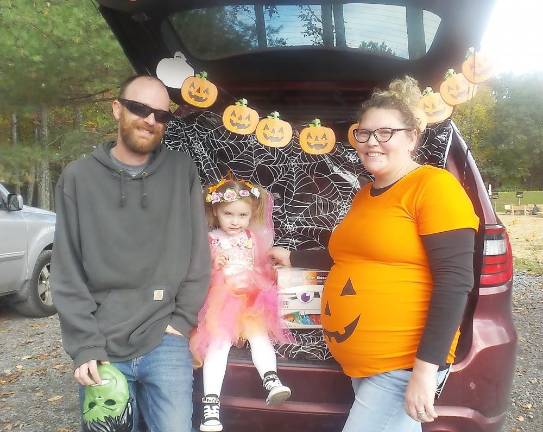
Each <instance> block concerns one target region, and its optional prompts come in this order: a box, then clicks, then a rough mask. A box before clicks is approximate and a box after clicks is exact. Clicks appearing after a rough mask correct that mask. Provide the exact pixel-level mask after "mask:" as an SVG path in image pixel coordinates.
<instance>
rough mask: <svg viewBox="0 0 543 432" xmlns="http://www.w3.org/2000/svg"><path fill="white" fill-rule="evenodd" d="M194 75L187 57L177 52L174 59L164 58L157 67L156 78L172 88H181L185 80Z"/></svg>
mask: <svg viewBox="0 0 543 432" xmlns="http://www.w3.org/2000/svg"><path fill="white" fill-rule="evenodd" d="M193 75H194V69H193V68H192V67H190V66H189V64H188V63H187V61H186V59H185V56H184V55H183V54H182V53H181V52H180V51H177V52H176V53H175V54H174V56H173V58H163V59H162V60H160V61H159V62H158V65H157V66H156V76H157V78H158V79H159V80H160V81H162V82H163V83H164V85H165V86H168V87H171V88H181V84H183V81H184V80H185V78H188V77H191V76H193Z"/></svg>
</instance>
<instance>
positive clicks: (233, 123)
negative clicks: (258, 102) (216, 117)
mask: <svg viewBox="0 0 543 432" xmlns="http://www.w3.org/2000/svg"><path fill="white" fill-rule="evenodd" d="M258 119H259V117H258V113H257V112H256V111H255V110H254V109H252V108H249V107H248V106H247V99H240V100H238V101H237V102H236V104H235V105H229V106H227V107H226V109H225V110H224V113H223V114H222V123H223V124H224V127H225V128H226V129H228V130H229V131H230V132H234V133H237V134H240V135H249V134H252V133H253V132H254V131H255V129H256V126H257V124H258Z"/></svg>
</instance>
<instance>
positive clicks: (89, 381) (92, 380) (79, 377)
mask: <svg viewBox="0 0 543 432" xmlns="http://www.w3.org/2000/svg"><path fill="white" fill-rule="evenodd" d="M104 363H105V362H104ZM74 378H75V380H76V381H77V382H78V383H79V384H81V385H84V386H87V385H93V384H102V379H101V378H100V375H99V374H98V362H97V361H96V360H89V361H88V362H87V363H83V364H82V365H81V366H79V367H78V368H77V369H76V370H75V371H74Z"/></svg>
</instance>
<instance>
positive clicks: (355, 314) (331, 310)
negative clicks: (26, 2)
mask: <svg viewBox="0 0 543 432" xmlns="http://www.w3.org/2000/svg"><path fill="white" fill-rule="evenodd" d="M356 297H357V292H356V291H355V289H354V287H353V284H352V282H351V279H348V280H347V282H346V283H345V285H344V287H343V289H342V290H341V292H340V293H339V295H337V296H335V295H334V296H327V300H326V302H325V304H323V305H321V307H322V311H321V320H322V331H323V334H324V337H325V338H326V341H327V343H328V344H331V343H338V344H341V343H343V342H345V341H347V340H348V339H349V338H350V337H351V336H352V335H353V333H354V332H355V330H356V328H357V327H358V322H359V321H360V310H358V309H357V306H358V302H357V301H356V300H355V299H356Z"/></svg>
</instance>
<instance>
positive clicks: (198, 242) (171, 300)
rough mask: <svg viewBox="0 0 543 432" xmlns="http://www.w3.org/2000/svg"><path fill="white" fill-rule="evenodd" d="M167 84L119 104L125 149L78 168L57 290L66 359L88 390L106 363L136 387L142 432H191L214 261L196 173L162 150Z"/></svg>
mask: <svg viewBox="0 0 543 432" xmlns="http://www.w3.org/2000/svg"><path fill="white" fill-rule="evenodd" d="M169 102H170V99H169V96H168V93H167V91H166V88H165V87H164V85H163V84H162V83H161V82H160V81H159V80H158V79H156V78H153V77H149V76H135V77H132V78H130V79H128V80H127V81H125V83H123V85H122V86H121V89H120V96H119V98H118V99H116V100H114V101H113V104H112V107H113V115H114V117H115V119H116V120H117V122H118V134H117V139H116V141H115V142H111V143H107V144H104V145H101V146H98V147H97V148H96V150H95V151H94V152H93V153H92V155H91V156H90V157H86V158H82V159H79V160H77V161H75V162H72V163H70V164H69V165H68V166H67V167H66V168H65V170H64V172H63V173H62V175H61V177H60V179H59V182H58V185H57V189H56V210H57V225H56V232H55V247H54V251H53V259H52V275H51V284H52V292H53V298H54V302H55V305H56V307H57V309H58V313H59V318H60V323H61V329H62V337H63V343H64V348H65V349H66V352H67V353H68V354H69V355H70V356H71V357H72V358H73V361H74V367H75V372H74V377H75V379H76V381H77V382H78V383H79V384H81V385H82V386H88V385H92V384H99V383H101V380H100V376H99V374H98V371H97V363H100V362H112V363H113V364H114V365H115V366H117V367H118V368H119V369H120V370H121V371H122V372H123V373H124V375H125V376H126V378H127V380H128V383H129V388H130V395H131V398H132V406H133V410H134V422H135V425H134V428H133V430H134V431H139V430H140V428H141V427H142V426H141V424H140V425H139V426H138V424H137V422H138V418H140V417H143V419H144V420H145V423H146V424H147V426H148V427H149V428H150V429H151V430H153V431H155V430H156V431H168V432H177V431H179V432H181V431H183V432H184V431H189V430H190V429H191V416H192V357H191V354H190V352H189V349H188V340H187V337H188V336H189V334H190V332H191V330H192V328H193V326H194V325H195V324H196V318H197V314H198V311H199V309H200V308H201V306H202V304H203V302H204V299H205V296H206V293H207V288H208V282H209V272H210V267H211V266H210V257H209V247H208V241H207V226H206V222H205V221H206V218H205V216H204V208H203V200H202V188H201V185H200V181H199V178H198V173H197V170H196V167H195V165H194V163H193V162H192V161H191V160H190V159H189V157H188V156H187V155H185V154H183V153H180V152H174V151H169V150H167V149H165V148H163V147H162V146H161V145H160V142H161V139H162V137H163V135H164V131H165V128H166V123H167V121H168V120H170V118H171V114H170V113H169V110H168V107H169Z"/></svg>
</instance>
